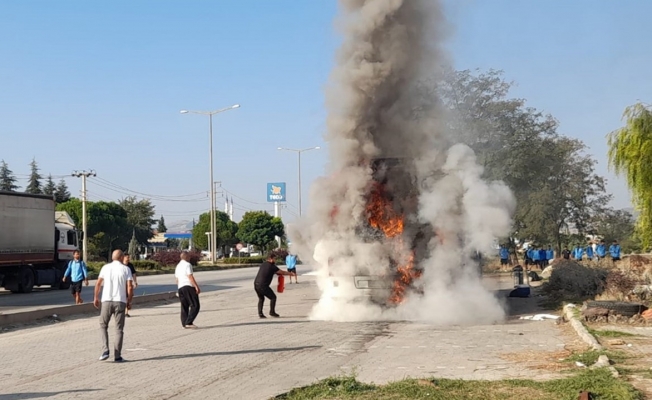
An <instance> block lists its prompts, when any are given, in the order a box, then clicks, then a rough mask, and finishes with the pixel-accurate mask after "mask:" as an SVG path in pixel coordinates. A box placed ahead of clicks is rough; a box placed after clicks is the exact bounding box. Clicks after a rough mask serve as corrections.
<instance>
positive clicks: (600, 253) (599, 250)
mask: <svg viewBox="0 0 652 400" xmlns="http://www.w3.org/2000/svg"><path fill="white" fill-rule="evenodd" d="M595 255H596V256H597V257H598V260H602V259H603V258H605V257H606V256H607V245H606V244H605V243H604V239H602V240H600V244H598V245H597V246H596V248H595Z"/></svg>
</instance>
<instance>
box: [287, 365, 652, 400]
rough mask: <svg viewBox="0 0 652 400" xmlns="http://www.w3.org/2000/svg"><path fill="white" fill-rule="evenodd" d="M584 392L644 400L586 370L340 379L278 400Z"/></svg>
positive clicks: (506, 397)
mask: <svg viewBox="0 0 652 400" xmlns="http://www.w3.org/2000/svg"><path fill="white" fill-rule="evenodd" d="M581 390H588V391H590V392H591V393H593V394H594V395H596V398H597V399H610V400H639V399H642V395H641V394H640V393H639V392H638V391H637V390H635V389H634V388H633V387H632V386H631V385H629V384H628V383H626V382H623V381H621V380H619V379H617V378H614V377H613V376H612V375H611V373H610V372H609V370H607V369H604V368H603V369H597V370H590V371H589V370H586V371H582V372H581V373H578V374H576V375H573V376H570V377H568V378H563V379H555V380H550V381H546V382H537V381H532V380H503V381H465V380H452V379H406V380H402V381H398V382H393V383H390V384H388V385H382V386H381V385H369V384H365V383H360V382H358V381H357V380H356V379H355V377H352V376H349V377H337V378H328V379H325V380H323V381H320V382H317V383H315V384H314V385H311V386H307V387H303V388H299V389H293V390H291V391H290V392H288V393H285V394H282V395H279V396H277V397H275V399H283V400H307V399H339V400H344V399H360V400H372V399H373V400H376V399H391V400H407V399H434V400H437V399H440V400H466V399H483V400H522V399H524V398H527V399H528V400H557V399H559V400H575V399H577V395H578V393H579V392H580V391H581Z"/></svg>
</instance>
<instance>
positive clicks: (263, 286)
mask: <svg viewBox="0 0 652 400" xmlns="http://www.w3.org/2000/svg"><path fill="white" fill-rule="evenodd" d="M274 275H289V276H292V273H291V272H287V271H282V270H280V269H279V268H278V267H277V266H276V264H274V254H273V253H270V254H269V255H268V256H267V261H265V262H264V263H262V265H261V266H260V268H259V269H258V274H257V275H256V279H254V289H255V290H256V294H257V295H258V317H260V318H267V317H265V314H263V304H264V303H265V297H267V298H268V299H269V315H271V316H272V317H276V318H278V317H280V315H278V314H277V313H276V294H275V293H274V291H273V290H272V288H271V287H270V285H271V284H272V279H274Z"/></svg>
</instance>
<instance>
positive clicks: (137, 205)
mask: <svg viewBox="0 0 652 400" xmlns="http://www.w3.org/2000/svg"><path fill="white" fill-rule="evenodd" d="M119 204H120V206H121V207H122V208H123V209H124V210H125V211H126V212H127V221H128V222H129V224H130V225H131V227H132V228H134V229H135V230H136V239H137V240H138V243H140V244H142V245H145V244H147V241H148V240H149V239H151V238H152V237H154V232H153V231H152V226H153V225H154V223H155V222H156V220H154V205H153V204H152V203H151V202H150V201H149V200H146V199H143V200H138V199H137V198H136V197H135V196H130V197H127V198H125V199H122V200H121V201H120V203H119Z"/></svg>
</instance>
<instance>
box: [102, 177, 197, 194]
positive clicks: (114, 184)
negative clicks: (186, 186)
mask: <svg viewBox="0 0 652 400" xmlns="http://www.w3.org/2000/svg"><path fill="white" fill-rule="evenodd" d="M97 179H98V180H100V181H102V182H103V183H104V184H105V185H109V186H113V187H115V188H118V189H121V190H125V191H127V192H131V193H135V194H139V195H141V196H147V197H152V198H154V197H160V198H175V199H176V198H182V197H193V196H199V195H203V194H205V193H206V192H205V191H202V192H198V193H191V194H181V195H164V194H149V193H142V192H138V191H136V190H132V189H128V188H126V187H124V186H120V185H118V184H116V183H113V182H110V181H107V180H106V179H103V178H97Z"/></svg>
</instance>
